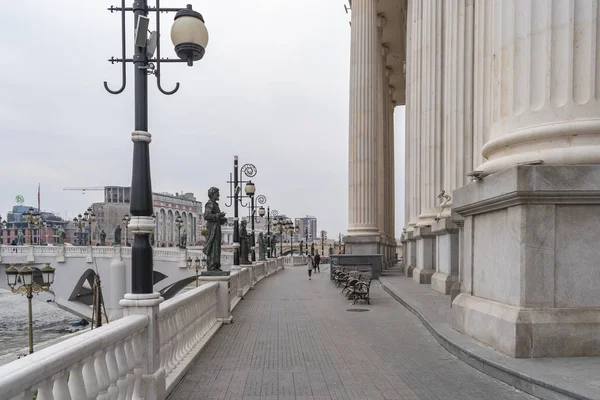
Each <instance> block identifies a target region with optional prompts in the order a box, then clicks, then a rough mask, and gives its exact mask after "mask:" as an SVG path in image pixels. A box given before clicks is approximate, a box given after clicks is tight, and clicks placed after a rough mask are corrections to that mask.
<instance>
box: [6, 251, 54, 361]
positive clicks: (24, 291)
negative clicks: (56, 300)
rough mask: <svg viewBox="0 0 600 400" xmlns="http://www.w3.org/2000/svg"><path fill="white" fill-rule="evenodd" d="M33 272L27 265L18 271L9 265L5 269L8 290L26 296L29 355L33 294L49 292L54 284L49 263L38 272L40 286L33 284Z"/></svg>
mask: <svg viewBox="0 0 600 400" xmlns="http://www.w3.org/2000/svg"><path fill="white" fill-rule="evenodd" d="M33 272H34V270H33V269H32V268H30V267H29V266H28V265H27V264H25V265H24V266H23V267H22V268H20V269H18V268H16V267H15V266H14V265H11V266H10V267H9V268H7V269H6V281H7V283H8V286H10V290H11V291H12V292H13V293H20V294H21V295H26V296H27V302H28V312H29V315H28V322H29V354H32V353H33V310H32V306H31V299H33V293H36V294H39V293H40V292H42V291H44V292H47V291H49V290H50V286H51V285H52V283H54V268H51V267H50V263H49V262H47V263H46V266H45V267H44V268H42V269H41V270H40V272H41V273H42V280H43V283H42V284H41V285H40V284H38V283H36V282H34V280H33ZM19 278H20V279H19ZM17 281H20V282H21V283H22V285H20V286H17Z"/></svg>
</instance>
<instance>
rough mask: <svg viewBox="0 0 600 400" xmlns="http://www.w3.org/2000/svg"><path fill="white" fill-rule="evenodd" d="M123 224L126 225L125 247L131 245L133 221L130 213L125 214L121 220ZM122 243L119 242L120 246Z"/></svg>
mask: <svg viewBox="0 0 600 400" xmlns="http://www.w3.org/2000/svg"><path fill="white" fill-rule="evenodd" d="M121 222H122V223H123V226H124V227H125V247H127V246H129V222H131V216H130V215H129V214H125V215H124V216H123V219H122V220H121ZM120 245H121V243H119V246H120Z"/></svg>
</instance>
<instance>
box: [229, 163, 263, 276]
mask: <svg viewBox="0 0 600 400" xmlns="http://www.w3.org/2000/svg"><path fill="white" fill-rule="evenodd" d="M256 172H257V170H256V167H255V166H254V164H244V165H242V168H238V156H233V176H232V174H229V180H228V181H227V183H229V196H227V198H228V199H229V200H230V203H229V204H227V203H226V204H225V207H231V206H233V249H234V250H233V266H234V267H236V266H238V267H239V265H240V223H239V212H238V211H239V205H240V204H241V205H242V207H246V206H247V204H244V202H243V199H244V197H248V196H244V195H243V194H241V191H242V188H241V185H242V184H243V183H251V181H249V180H248V181H245V180H244V179H243V178H244V176H246V177H248V178H253V177H254V176H256Z"/></svg>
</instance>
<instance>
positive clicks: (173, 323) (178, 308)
mask: <svg viewBox="0 0 600 400" xmlns="http://www.w3.org/2000/svg"><path fill="white" fill-rule="evenodd" d="M218 287H219V284H218V283H215V282H212V283H208V284H205V285H202V286H200V287H198V288H196V289H193V290H190V291H189V292H187V293H185V294H182V295H180V296H176V297H174V298H173V299H171V300H169V301H166V302H164V303H162V304H161V305H160V308H159V310H160V311H159V316H158V325H159V330H160V366H161V368H163V369H164V370H165V375H166V388H167V392H169V391H170V389H172V388H173V387H175V384H176V382H177V381H179V379H180V378H181V377H182V376H183V374H184V373H185V371H186V370H187V368H186V367H187V364H186V363H185V360H186V358H187V356H188V355H189V354H190V353H191V352H193V353H195V352H196V351H194V350H195V349H196V348H198V349H197V350H198V351H199V349H200V348H202V346H203V345H204V344H206V342H207V339H208V338H210V337H212V334H213V333H214V332H215V331H216V330H217V329H218V328H219V327H220V326H221V325H220V324H218V321H217V314H216V310H217V299H218V297H217V289H218Z"/></svg>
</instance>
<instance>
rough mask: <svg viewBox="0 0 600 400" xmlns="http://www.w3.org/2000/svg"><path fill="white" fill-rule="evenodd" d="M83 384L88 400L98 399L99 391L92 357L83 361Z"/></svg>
mask: <svg viewBox="0 0 600 400" xmlns="http://www.w3.org/2000/svg"><path fill="white" fill-rule="evenodd" d="M82 372H83V382H84V384H85V391H86V392H87V396H88V397H89V398H90V399H95V398H96V397H98V393H100V390H99V388H98V378H97V377H96V371H95V368H94V357H93V356H92V357H88V358H86V359H85V360H84V364H83V370H82Z"/></svg>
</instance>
